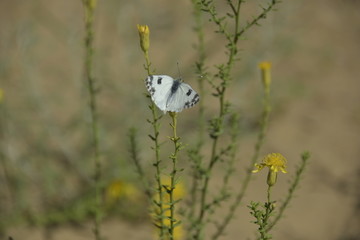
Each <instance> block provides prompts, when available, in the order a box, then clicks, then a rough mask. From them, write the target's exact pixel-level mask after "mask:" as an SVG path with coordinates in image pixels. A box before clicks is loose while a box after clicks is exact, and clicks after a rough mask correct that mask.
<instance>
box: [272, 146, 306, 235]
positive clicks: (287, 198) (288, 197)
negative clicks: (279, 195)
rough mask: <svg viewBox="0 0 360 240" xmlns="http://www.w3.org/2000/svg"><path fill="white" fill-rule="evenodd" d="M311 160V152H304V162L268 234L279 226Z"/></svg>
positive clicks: (302, 157) (298, 169) (302, 158)
mask: <svg viewBox="0 0 360 240" xmlns="http://www.w3.org/2000/svg"><path fill="white" fill-rule="evenodd" d="M309 158H310V154H309V152H304V153H303V154H302V155H301V160H302V161H301V164H300V166H299V167H298V168H297V170H296V175H295V177H294V180H293V181H292V183H291V184H290V188H289V191H288V195H287V196H286V198H285V200H284V202H283V203H282V205H281V206H280V207H279V211H278V213H277V215H276V216H275V217H274V220H273V221H272V222H271V223H269V225H268V226H267V228H266V232H268V231H270V230H271V229H272V228H273V227H274V226H275V225H276V224H277V222H278V221H279V220H280V219H281V217H282V216H283V214H284V211H285V209H286V208H287V206H288V205H289V203H290V201H291V199H292V198H293V196H294V192H295V190H296V189H297V186H298V185H299V182H300V178H301V176H302V174H303V173H304V171H305V167H306V165H307V163H308V160H309Z"/></svg>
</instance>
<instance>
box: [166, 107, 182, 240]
mask: <svg viewBox="0 0 360 240" xmlns="http://www.w3.org/2000/svg"><path fill="white" fill-rule="evenodd" d="M169 115H170V117H171V119H172V123H170V126H171V128H172V130H173V136H172V137H171V138H170V140H171V141H172V142H173V143H174V152H173V154H171V156H170V159H171V160H172V171H171V174H170V178H171V185H170V189H168V194H169V198H170V203H169V204H170V228H169V234H170V240H173V239H174V228H175V224H176V223H177V222H178V221H177V220H176V219H175V204H176V202H175V199H174V190H175V187H176V186H175V185H176V174H177V172H178V169H177V166H176V165H177V158H178V152H179V151H180V147H181V143H180V142H179V140H180V138H179V137H178V136H177V113H174V112H170V113H169Z"/></svg>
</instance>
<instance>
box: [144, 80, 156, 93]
mask: <svg viewBox="0 0 360 240" xmlns="http://www.w3.org/2000/svg"><path fill="white" fill-rule="evenodd" d="M153 80H154V76H153V75H150V76H148V77H147V78H146V79H145V85H146V89H147V90H148V92H149V93H150V94H151V95H153V94H154V93H155V88H154V87H153Z"/></svg>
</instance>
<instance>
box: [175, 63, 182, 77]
mask: <svg viewBox="0 0 360 240" xmlns="http://www.w3.org/2000/svg"><path fill="white" fill-rule="evenodd" d="M176 66H177V69H178V73H179V80H180V81H181V80H182V77H181V72H180V67H179V62H176Z"/></svg>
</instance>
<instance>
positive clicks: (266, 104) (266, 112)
mask: <svg viewBox="0 0 360 240" xmlns="http://www.w3.org/2000/svg"><path fill="white" fill-rule="evenodd" d="M270 112H271V105H270V92H269V91H267V90H265V91H264V99H263V112H262V117H261V120H260V132H259V135H258V138H257V142H256V144H255V151H254V154H253V156H252V158H251V161H250V163H249V166H248V168H247V171H246V175H245V179H244V181H243V183H242V185H241V188H240V191H239V192H238V194H237V195H236V197H235V200H234V202H233V204H232V205H231V206H230V208H229V211H228V213H227V215H226V216H225V217H224V220H223V221H222V222H221V223H220V224H219V225H218V228H217V230H216V232H215V233H214V235H213V236H212V239H213V240H215V239H218V238H219V237H220V236H221V235H222V234H223V232H224V231H225V228H226V227H227V225H228V224H229V222H230V220H231V219H232V218H233V217H234V214H235V211H236V209H237V208H238V206H239V205H240V203H241V201H242V199H243V197H244V195H245V192H246V190H247V188H248V186H249V183H250V180H251V178H252V172H251V171H252V169H253V167H254V164H255V162H256V160H257V159H258V158H259V154H260V149H261V147H262V146H263V143H264V140H265V134H266V130H267V127H268V122H269V116H270Z"/></svg>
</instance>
